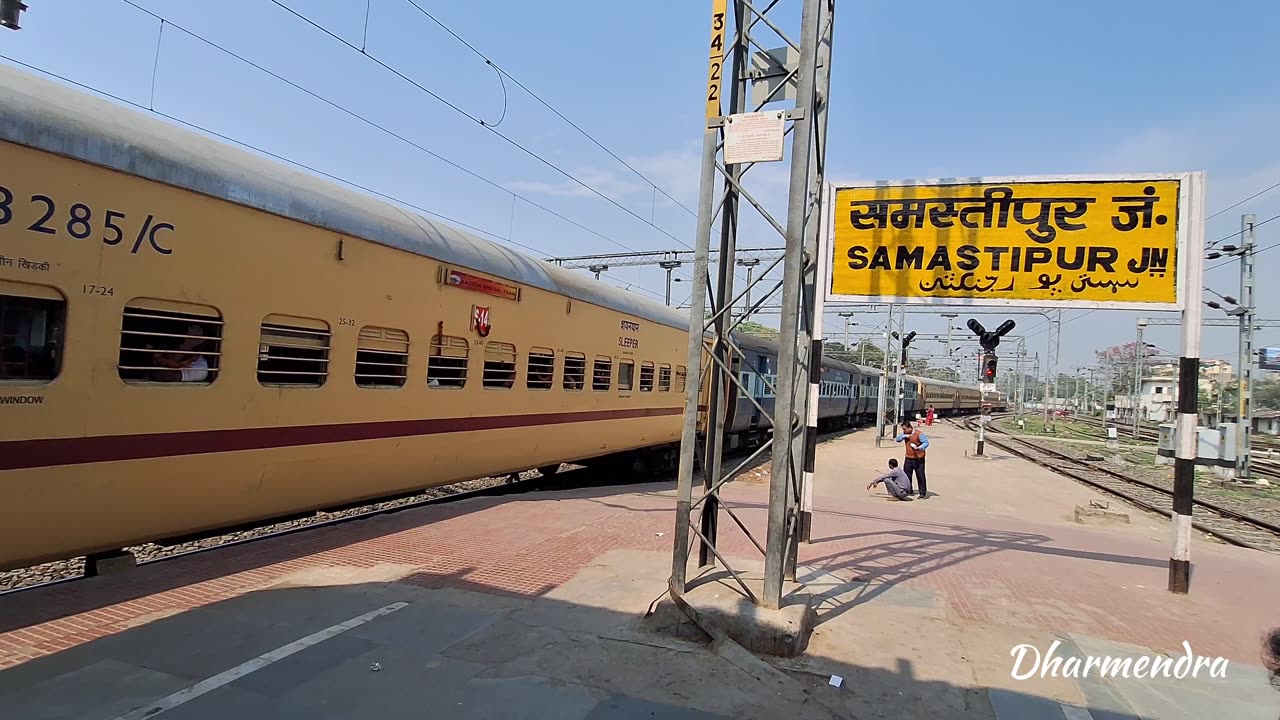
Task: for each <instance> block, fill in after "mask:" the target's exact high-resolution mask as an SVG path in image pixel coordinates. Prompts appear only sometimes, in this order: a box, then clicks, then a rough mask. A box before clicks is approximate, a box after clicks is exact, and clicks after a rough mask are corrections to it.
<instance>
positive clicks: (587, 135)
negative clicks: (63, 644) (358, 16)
mask: <svg viewBox="0 0 1280 720" xmlns="http://www.w3.org/2000/svg"><path fill="white" fill-rule="evenodd" d="M406 2H408V3H409V4H410V5H412V6H413V7H414V8H416V9H417V10H418V12H420V13H422V14H423V15H425V16H426V17H427V18H429V19H430V20H431V21H432V22H434V23H435V24H436V25H439V26H440V28H441V29H443V30H444V31H445V32H447V33H449V34H450V35H452V36H453V37H454V39H455V40H457V41H458V42H460V43H462V44H463V45H465V46H466V47H467V49H469V50H470V51H471V52H473V53H475V54H476V55H477V56H479V57H480V58H481V59H482V60H484V61H485V62H486V63H488V64H489V65H492V66H493V68H494V69H495V70H497V71H498V73H500V74H501V75H505V76H506V77H507V78H508V79H509V80H511V82H513V83H515V84H516V86H517V87H519V88H520V89H521V90H524V91H525V92H526V93H528V94H529V95H530V97H532V98H533V99H534V100H537V101H538V102H539V103H540V104H541V105H542V106H543V107H545V108H547V109H548V110H550V111H551V112H553V113H555V115H556V117H559V118H560V119H561V120H563V121H565V123H567V124H568V125H569V127H572V128H573V129H574V130H577V131H578V133H579V134H581V135H582V136H583V137H585V138H586V139H588V140H590V141H591V142H592V143H593V144H594V145H595V146H596V147H598V148H600V149H601V150H603V151H605V152H606V153H608V154H609V156H610V157H612V158H613V159H614V160H617V161H618V162H619V163H621V164H622V166H623V167H625V168H626V169H628V170H630V171H631V172H633V173H635V175H636V177H639V178H640V179H641V180H644V181H645V182H646V183H648V184H649V186H650V187H652V188H653V189H654V190H655V191H657V192H660V193H662V195H663V197H665V198H667V199H668V200H670V201H671V202H673V203H675V204H676V205H677V206H679V207H680V208H681V209H682V210H684V211H685V212H687V213H689V214H690V215H692V216H694V217H697V216H698V213H697V212H695V211H693V210H691V209H689V207H688V206H687V205H685V204H684V203H682V202H680V201H679V200H677V199H675V198H674V197H672V196H671V194H670V193H668V192H667V191H666V190H664V189H662V187H660V186H659V185H658V184H657V183H655V182H654V181H652V180H650V179H649V178H648V177H646V176H645V175H644V173H642V172H640V171H639V170H637V169H636V168H634V167H633V166H632V165H631V164H630V163H628V162H627V161H626V160H623V159H622V158H621V157H619V156H618V155H617V153H615V152H614V151H613V150H611V149H609V148H608V147H606V146H605V145H604V144H603V143H601V142H600V141H599V140H597V139H596V138H595V137H593V136H592V135H591V133H589V132H587V131H586V130H584V129H583V128H582V127H581V126H579V125H578V124H577V123H575V122H574V121H573V120H570V119H569V118H568V117H565V115H564V114H563V113H562V112H560V110H558V109H557V108H556V107H555V106H553V105H552V104H551V103H549V102H547V101H546V100H544V99H543V98H542V96H540V95H538V93H536V92H534V91H533V90H530V89H529V87H528V86H526V85H525V84H524V83H522V82H520V80H519V79H518V78H516V77H515V76H514V75H512V74H511V73H510V72H508V71H507V70H506V69H505V68H503V67H502V66H500V65H498V64H497V63H495V62H493V60H491V59H490V58H489V57H488V56H487V55H485V54H484V53H482V52H480V50H478V49H477V48H476V47H475V46H474V45H472V44H471V43H470V42H468V41H467V40H466V39H464V38H463V37H462V36H460V35H459V34H458V33H456V32H454V30H453V28H451V27H449V26H448V25H446V24H444V23H443V22H441V21H440V19H439V18H437V17H436V16H435V15H432V14H431V13H430V12H428V11H427V10H426V9H425V8H423V7H422V6H421V5H419V4H418V3H417V2H416V1H415V0H406Z"/></svg>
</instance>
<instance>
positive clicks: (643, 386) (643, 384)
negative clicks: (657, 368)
mask: <svg viewBox="0 0 1280 720" xmlns="http://www.w3.org/2000/svg"><path fill="white" fill-rule="evenodd" d="M640 392H653V363H651V362H646V363H640Z"/></svg>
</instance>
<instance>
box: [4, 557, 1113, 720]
mask: <svg viewBox="0 0 1280 720" xmlns="http://www.w3.org/2000/svg"><path fill="white" fill-rule="evenodd" d="M1006 542H1008V540H1006ZM349 570H351V571H352V572H353V573H355V575H354V576H353V578H355V577H359V569H357V568H349ZM472 571H473V568H467V569H464V570H460V571H457V572H455V573H451V574H448V575H435V574H431V573H417V574H413V575H410V576H408V577H405V578H403V579H401V580H398V581H395V582H357V583H353V584H349V585H330V586H322V587H296V586H294V587H288V586H285V587H273V588H267V589H263V590H259V591H255V592H251V593H247V594H245V595H241V596H238V597H235V598H232V599H229V600H225V601H222V602H218V603H214V604H211V605H207V606H204V607H200V608H196V609H192V610H188V611H185V612H181V613H178V614H174V615H171V616H168V617H164V618H162V619H158V620H154V621H152V622H150V623H147V624H145V625H140V626H137V627H133V628H131V629H128V630H124V631H121V632H120V633H118V634H116V635H113V636H110V637H106V638H102V639H99V640H95V641H92V642H89V643H87V644H84V645H80V646H77V647H75V648H72V649H69V650H65V651H63V652H60V653H57V654H54V655H50V656H46V657H43V658H39V659H36V660H32V661H29V662H27V663H25V664H22V665H19V666H16V667H14V668H11V669H9V670H6V671H4V672H0V707H4V708H6V712H7V713H12V716H13V717H21V718H49V719H60V718H68V719H69V718H103V719H109V718H116V717H118V716H120V715H125V714H127V713H135V714H136V716H137V717H156V718H163V720H198V719H200V718H228V717H235V718H240V719H242V720H251V719H254V718H273V719H274V718H281V719H284V720H289V719H293V718H304V717H306V718H317V717H324V718H360V719H361V720H363V718H379V719H380V720H392V719H394V718H410V717H412V718H421V717H441V718H445V717H447V718H458V719H461V720H465V719H467V718H491V717H519V718H563V719H569V720H571V719H573V718H583V719H585V720H603V719H606V718H639V717H646V718H647V717H663V718H683V719H686V720H696V719H703V718H729V717H734V718H777V717H787V718H790V719H792V720H806V719H807V718H822V719H824V720H825V719H826V718H837V717H838V718H843V717H888V718H904V719H907V720H914V719H917V718H918V719H923V718H938V717H966V718H989V719H993V720H1013V719H1014V718H1017V719H1019V720H1020V719H1022V718H1055V719H1063V720H1065V718H1068V717H1070V718H1075V717H1083V716H1082V715H1074V714H1064V710H1063V708H1062V706H1061V705H1059V703H1058V702H1057V701H1056V700H1054V699H1051V698H1046V697H1041V696H1038V695H1035V694H1034V693H1022V692H1012V691H1008V690H998V689H997V690H992V689H990V688H987V687H964V686H960V685H956V684H953V683H950V682H945V681H940V680H932V679H924V678H921V677H919V676H918V674H917V672H916V671H915V670H914V666H913V661H912V659H911V658H898V659H897V660H896V662H895V661H894V660H893V659H892V658H889V659H888V661H887V666H890V667H892V668H893V669H886V668H885V667H872V666H863V665H859V664H853V663H849V662H840V661H837V660H835V659H833V658H812V660H813V661H814V662H813V663H812V664H811V665H810V666H804V665H799V666H795V665H791V666H781V665H778V666H777V667H781V668H782V670H784V671H785V677H782V680H781V681H780V682H784V683H789V686H788V687H789V689H790V692H792V693H793V694H792V695H791V696H790V697H791V700H788V699H786V698H784V697H783V695H785V694H786V693H780V692H779V691H778V690H777V688H775V687H772V686H766V684H765V683H763V682H762V681H761V680H759V679H757V678H755V677H753V676H752V675H750V674H748V673H746V672H744V671H743V670H742V669H740V668H739V666H736V665H735V664H731V663H730V662H728V661H726V660H725V659H722V658H721V657H720V656H719V655H717V654H715V653H713V652H711V651H709V650H708V648H706V647H704V646H701V645H699V644H697V643H691V642H685V641H681V640H675V639H672V638H667V637H664V636H658V635H651V634H648V633H646V632H645V631H643V630H642V629H640V615H639V613H637V612H633V611H631V610H628V611H620V610H618V609H615V608H610V607H593V606H588V605H581V604H577V603H573V602H566V601H563V600H559V599H554V598H548V597H539V598H530V597H516V596H511V595H508V594H495V589H494V588H492V587H489V586H486V585H483V584H477V583H474V582H472V581H468V580H466V579H464V576H465V575H466V574H468V573H470V572H472ZM175 582H176V579H175ZM401 603H403V605H400V604H401ZM867 652H869V653H872V654H874V652H875V649H874V648H871V649H867ZM883 660H885V658H877V661H883ZM806 667H808V669H806ZM814 668H820V669H821V673H820V674H819V671H818V670H816V669H814ZM831 675H839V676H840V677H841V678H842V679H843V683H842V684H841V686H840V687H838V688H837V687H834V686H833V685H832V684H830V683H831V677H830V676H831ZM965 675H966V673H965V671H964V669H963V668H959V669H958V672H957V676H960V677H963V676H965ZM198 683H199V684H198ZM192 688H194V690H193V689H192ZM795 692H798V693H800V696H801V697H802V700H801V701H800V702H798V703H797V702H795V701H794V699H795V697H796V696H795V695H794V693H795ZM157 708H158V710H157ZM1071 710H1072V709H1068V710H1067V711H1066V712H1067V713H1069V712H1071ZM1093 712H1094V714H1093V716H1092V717H1093V718H1094V719H1095V720H1103V719H1104V718H1106V719H1107V720H1130V719H1132V720H1136V717H1137V716H1136V715H1132V714H1124V713H1106V714H1101V713H1099V712H1098V711H1097V710H1094V711H1093ZM130 717H133V716H130Z"/></svg>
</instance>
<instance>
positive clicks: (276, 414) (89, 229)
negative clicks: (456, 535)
mask: <svg viewBox="0 0 1280 720" xmlns="http://www.w3.org/2000/svg"><path fill="white" fill-rule="evenodd" d="M0 344H2V347H0V353H2V356H0V428H2V430H0V568H9V567H18V566H25V565H29V564H32V563H36V562H40V561H44V560H50V559H55V558H63V557H70V556H75V555H84V554H92V553H97V552H102V551H111V550H114V549H117V548H121V547H126V546H128V545H130V544H136V543H139V542H142V541H148V540H155V539H163V538H172V537H179V536H184V535H188V534H193V533H198V532H201V531H205V530H209V529H213V528H220V527H227V526H229V525H234V524H238V523H245V522H251V521H257V520H262V519H267V518H274V517H280V516H286V515H289V514H292V513H297V512H304V511H308V510H313V509H318V508H325V507H333V506H335V505H341V504H345V503H350V502H353V501H357V500H362V499H368V498H376V497H384V496H388V495H393V494H396V493H401V492H411V491H413V490H416V489H420V488H424V487H430V486H433V485H440V484H446V483H452V482H457V481H460V480H464V479H469V478H475V477H483V476H488V475H496V474H503V473H508V472H516V471H522V470H526V469H529V468H534V467H542V466H546V467H548V468H553V467H556V466H557V465H558V464H559V463H561V462H568V461H573V460H579V459H584V458H598V457H602V456H609V457H615V456H616V454H618V453H626V452H627V451H632V450H636V449H640V448H666V449H667V450H668V451H669V450H670V449H671V448H673V447H675V446H676V445H677V444H678V442H679V437H680V427H681V417H682V411H683V401H684V390H685V384H686V382H688V381H689V378H688V374H689V373H688V371H687V369H686V367H685V364H686V363H687V357H688V352H687V346H688V317H687V315H685V314H682V313H678V312H674V311H672V310H670V309H668V308H666V307H664V306H662V305H661V304H658V303H654V302H650V301H646V300H644V299H642V298H639V297H636V296H635V295H633V294H629V293H624V292H622V291H619V290H616V289H613V288H610V287H608V286H605V285H604V284H602V283H598V282H595V281H593V280H591V279H590V278H587V277H584V276H581V275H576V274H573V273H571V272H569V271H565V270H561V269H559V268H556V267H554V266H552V265H550V264H548V263H544V262H540V261H538V260H536V259H533V258H529V257H526V256H523V255H520V254H517V253H514V252H511V251H509V250H507V249H505V248H502V247H499V246H497V245H494V244H492V243H489V242H487V241H484V240H481V239H478V238H476V237H473V236H470V235H467V234H464V233H461V232H459V231H457V230H455V229H453V228H450V227H447V226H444V225H441V224H439V223H436V222H434V221H431V220H428V219H425V218H423V217H420V216H418V215H415V214H412V213H409V212H406V211H405V210H404V209H402V208H399V207H396V206H393V205H390V204H387V203H384V202H380V201H376V200H373V199H371V198H369V197H367V196H365V195H362V194H359V193H356V192H353V191H349V190H346V189H344V188H341V187H338V186H335V185H333V184H330V183H326V182H322V181H320V180H318V179H317V178H314V177H312V176H310V175H307V174H304V173H301V172H298V171H295V170H292V169H290V168H287V167H284V166H281V165H279V164H276V163H272V162H267V161H265V160H263V159H262V158H259V157H257V156H255V155H252V154H250V153H247V152H243V151H240V150H238V149H235V148H230V147H227V146H225V145H222V144H218V143H215V142H212V141H210V140H209V139H207V138H204V137H202V136H198V135H195V134H192V133H189V132H185V131H182V130H180V129H178V128H175V127H173V126H171V125H169V124H166V123H163V122H160V121H158V120H155V119H153V118H150V117H147V116H143V115H140V114H138V113H135V112H131V111H127V110H125V109H122V108H120V107H118V106H116V105H114V104H111V103H108V102H106V101H103V100H99V99H97V98H94V97H91V96H88V95H85V94H83V93H80V92H77V91H73V90H70V89H68V88H65V87H63V86H61V85H57V84H54V83H51V82H49V81H46V80H43V79H41V78H37V77H34V76H31V75H29V74H26V73H22V72H19V71H16V70H13V69H9V68H3V69H0ZM694 372H695V373H696V369H695V371H694Z"/></svg>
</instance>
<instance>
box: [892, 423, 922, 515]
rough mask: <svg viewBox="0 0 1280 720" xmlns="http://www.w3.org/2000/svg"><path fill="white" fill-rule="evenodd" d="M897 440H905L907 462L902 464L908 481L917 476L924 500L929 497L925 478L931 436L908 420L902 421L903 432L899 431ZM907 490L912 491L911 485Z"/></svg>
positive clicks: (916, 479) (917, 483)
mask: <svg viewBox="0 0 1280 720" xmlns="http://www.w3.org/2000/svg"><path fill="white" fill-rule="evenodd" d="M895 440H896V441H897V442H905V443H906V450H907V453H906V455H907V459H906V462H904V463H903V464H902V471H903V472H904V473H906V475H907V478H908V481H909V480H910V479H911V477H912V476H913V475H914V476H915V482H916V485H917V486H918V489H919V493H920V499H921V500H924V499H925V498H927V497H929V490H928V488H927V487H926V486H925V479H924V454H925V453H924V451H925V448H927V447H929V438H927V437H925V436H924V433H922V432H920V430H919V429H913V428H912V427H911V423H910V422H907V421H906V420H903V421H902V432H900V433H898V437H897V438H895ZM907 492H911V486H910V485H908V486H907Z"/></svg>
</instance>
